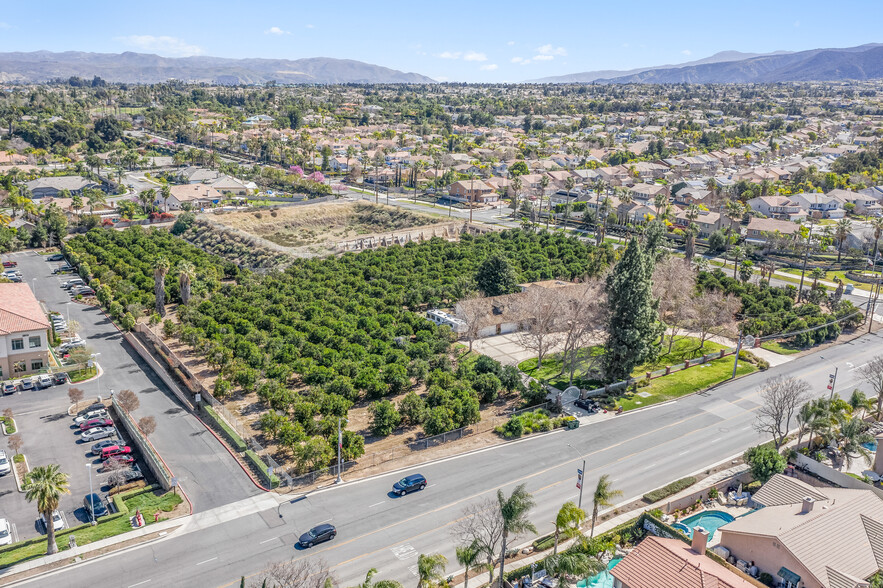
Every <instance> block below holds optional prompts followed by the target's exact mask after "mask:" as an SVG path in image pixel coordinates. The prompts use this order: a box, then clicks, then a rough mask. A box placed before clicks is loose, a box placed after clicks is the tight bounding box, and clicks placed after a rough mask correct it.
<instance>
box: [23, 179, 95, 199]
mask: <svg viewBox="0 0 883 588" xmlns="http://www.w3.org/2000/svg"><path fill="white" fill-rule="evenodd" d="M25 186H27V188H28V190H29V191H30V194H31V197H32V198H34V199H37V198H45V197H47V196H49V197H52V198H55V197H57V196H58V195H59V194H60V193H61V191H62V190H67V191H68V192H70V193H71V195H72V196H73V195H81V194H82V193H83V190H85V189H86V188H89V189H94V188H98V187H99V186H98V184H96V183H95V182H93V181H92V180H90V179H88V178H84V177H83V176H51V177H45V178H37V179H36V180H31V181H30V182H27V183H25Z"/></svg>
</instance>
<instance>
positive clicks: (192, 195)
mask: <svg viewBox="0 0 883 588" xmlns="http://www.w3.org/2000/svg"><path fill="white" fill-rule="evenodd" d="M169 191H170V192H171V194H170V196H169V199H168V201H167V202H165V203H163V204H164V205H165V206H167V207H168V209H169V210H181V208H182V205H183V204H184V203H189V204H190V205H191V206H193V208H205V207H207V206H211V205H213V204H217V203H218V202H220V201H221V199H222V198H223V197H224V196H223V195H222V194H221V193H220V192H218V191H217V190H215V189H214V188H212V187H211V186H206V185H204V184H184V185H181V186H171V187H170V188H169Z"/></svg>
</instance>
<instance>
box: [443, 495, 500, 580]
mask: <svg viewBox="0 0 883 588" xmlns="http://www.w3.org/2000/svg"><path fill="white" fill-rule="evenodd" d="M451 535H452V536H453V537H454V538H455V539H456V540H457V542H458V543H459V544H462V545H475V546H476V547H477V548H478V549H479V550H480V551H481V554H482V555H483V556H484V558H485V566H486V567H487V571H488V574H489V576H488V582H489V584H493V582H494V568H495V567H496V560H497V557H498V555H497V552H498V551H499V550H500V544H501V542H502V541H503V515H502V514H501V513H500V505H499V504H498V503H497V501H496V500H494V499H492V498H485V499H484V500H482V501H481V502H478V503H475V504H471V505H469V506H467V507H466V508H465V509H463V516H461V517H460V519H459V520H458V521H457V522H456V523H454V526H453V527H452V528H451Z"/></svg>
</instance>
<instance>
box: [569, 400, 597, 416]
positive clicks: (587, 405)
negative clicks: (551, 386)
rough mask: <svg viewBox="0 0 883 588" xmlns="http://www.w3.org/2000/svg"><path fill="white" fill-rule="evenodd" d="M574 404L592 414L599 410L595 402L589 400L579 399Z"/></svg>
mask: <svg viewBox="0 0 883 588" xmlns="http://www.w3.org/2000/svg"><path fill="white" fill-rule="evenodd" d="M573 404H574V405H576V406H577V407H579V408H581V409H583V410H584V411H586V412H588V413H590V414H591V413H593V412H597V410H598V408H597V406H596V404H595V401H594V400H589V399H588V398H578V399H577V400H576V402H574V403H573Z"/></svg>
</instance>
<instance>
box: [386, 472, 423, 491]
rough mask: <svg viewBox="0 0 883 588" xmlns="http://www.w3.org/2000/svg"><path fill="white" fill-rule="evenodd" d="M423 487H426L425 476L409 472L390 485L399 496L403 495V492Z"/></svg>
mask: <svg viewBox="0 0 883 588" xmlns="http://www.w3.org/2000/svg"><path fill="white" fill-rule="evenodd" d="M424 488H426V478H425V477H423V476H422V475H421V474H411V475H410V476H405V477H404V478H402V479H401V480H399V481H398V482H396V483H395V484H393V485H392V491H393V492H395V493H396V494H398V495H399V496H404V495H405V494H409V493H411V492H415V491H417V490H423V489H424Z"/></svg>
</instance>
